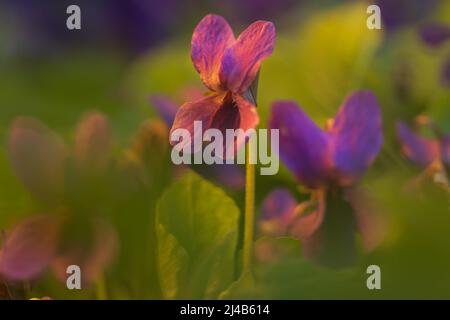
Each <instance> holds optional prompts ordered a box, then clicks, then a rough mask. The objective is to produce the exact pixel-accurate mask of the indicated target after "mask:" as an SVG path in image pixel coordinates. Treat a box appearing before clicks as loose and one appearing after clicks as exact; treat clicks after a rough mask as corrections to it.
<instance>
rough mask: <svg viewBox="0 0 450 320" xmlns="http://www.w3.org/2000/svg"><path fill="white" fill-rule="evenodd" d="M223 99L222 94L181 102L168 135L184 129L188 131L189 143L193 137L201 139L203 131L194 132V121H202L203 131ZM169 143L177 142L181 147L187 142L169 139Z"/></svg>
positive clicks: (207, 126)
mask: <svg viewBox="0 0 450 320" xmlns="http://www.w3.org/2000/svg"><path fill="white" fill-rule="evenodd" d="M223 100H224V95H210V96H207V97H203V98H202V99H200V100H197V101H194V102H186V103H185V104H183V105H182V106H181V107H180V109H178V112H177V114H176V115H175V120H174V122H173V125H172V128H171V129H170V137H172V134H173V132H174V131H175V130H177V129H186V130H188V131H189V133H190V136H191V143H193V141H194V140H195V139H199V141H202V137H203V132H194V121H201V122H202V129H203V131H204V130H206V129H208V128H209V127H210V124H211V121H212V119H213V117H214V115H215V113H216V112H217V111H218V110H219V108H220V107H221V106H222V104H223ZM170 143H171V144H172V145H175V144H177V145H178V146H179V147H180V148H183V147H184V146H185V145H186V143H188V142H187V141H182V142H179V143H178V141H172V139H170Z"/></svg>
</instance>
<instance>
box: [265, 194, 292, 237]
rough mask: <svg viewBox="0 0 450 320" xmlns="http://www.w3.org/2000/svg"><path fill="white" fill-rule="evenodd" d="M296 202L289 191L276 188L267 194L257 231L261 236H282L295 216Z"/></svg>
mask: <svg viewBox="0 0 450 320" xmlns="http://www.w3.org/2000/svg"><path fill="white" fill-rule="evenodd" d="M296 206H297V201H296V199H295V198H294V196H293V195H292V194H291V193H290V192H289V190H287V189H284V188H277V189H275V190H273V191H272V192H270V193H269V195H267V196H266V198H265V199H264V202H263V204H262V207H261V215H260V220H259V221H258V229H259V233H260V234H261V235H266V236H283V235H286V231H287V228H288V226H289V224H290V223H291V222H292V220H293V218H294V216H295V207H296Z"/></svg>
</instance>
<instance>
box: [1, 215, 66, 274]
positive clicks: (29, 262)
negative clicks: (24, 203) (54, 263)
mask: <svg viewBox="0 0 450 320" xmlns="http://www.w3.org/2000/svg"><path fill="white" fill-rule="evenodd" d="M60 222H61V221H60V220H57V219H52V218H51V217H48V216H36V217H32V218H29V219H27V220H24V221H22V222H21V223H19V224H17V225H16V226H15V227H14V229H13V230H12V231H11V233H10V234H9V235H7V238H6V241H5V244H4V245H3V249H2V252H1V255H0V272H1V273H2V274H3V275H4V276H5V277H7V278H8V279H10V280H26V279H33V278H36V277H37V276H38V275H39V274H40V273H42V271H44V269H45V268H46V267H47V266H48V265H49V263H50V261H51V260H52V259H53V257H54V255H55V253H56V249H57V246H58V237H59V232H60V226H61V224H60Z"/></svg>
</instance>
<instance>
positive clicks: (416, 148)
mask: <svg viewBox="0 0 450 320" xmlns="http://www.w3.org/2000/svg"><path fill="white" fill-rule="evenodd" d="M416 121H417V122H418V124H419V125H425V126H427V127H429V128H431V130H432V131H433V133H434V134H435V137H434V138H428V137H424V136H421V135H420V134H419V133H417V132H415V131H413V130H412V129H410V128H409V127H408V126H407V125H406V124H405V123H404V122H401V121H400V122H398V123H397V135H398V138H399V140H400V142H401V148H402V152H403V154H404V155H405V156H406V157H407V158H408V159H409V160H410V161H411V162H412V163H414V164H415V165H416V166H418V167H420V168H422V169H424V170H426V172H428V173H429V174H431V175H434V174H436V173H439V172H441V173H442V172H443V170H446V171H447V175H448V173H449V172H450V134H444V133H443V132H442V131H441V130H440V129H439V128H438V127H437V126H436V125H435V124H434V123H432V122H431V121H430V120H429V119H428V118H427V117H425V116H419V117H417V118H416Z"/></svg>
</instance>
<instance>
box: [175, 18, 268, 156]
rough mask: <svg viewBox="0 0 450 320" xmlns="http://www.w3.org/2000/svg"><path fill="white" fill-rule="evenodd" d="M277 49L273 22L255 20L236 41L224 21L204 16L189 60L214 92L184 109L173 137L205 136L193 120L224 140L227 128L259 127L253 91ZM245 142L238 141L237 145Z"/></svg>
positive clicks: (176, 124) (196, 32) (177, 116)
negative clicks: (180, 132)
mask: <svg viewBox="0 0 450 320" xmlns="http://www.w3.org/2000/svg"><path fill="white" fill-rule="evenodd" d="M274 45H275V27H274V25H273V23H271V22H267V21H256V22H254V23H252V24H251V25H250V26H249V27H248V28H247V29H245V30H244V31H243V32H242V33H241V34H240V35H239V37H238V38H237V39H236V38H235V37H234V34H233V31H232V30H231V27H230V26H229V25H228V23H227V22H226V21H225V19H224V18H222V17H220V16H216V15H207V16H206V17H204V18H203V19H202V20H201V21H200V23H199V24H198V25H197V27H196V28H195V30H194V33H193V35H192V42H191V46H192V47H191V58H192V62H193V64H194V67H195V69H196V70H197V71H198V73H199V74H200V78H201V79H202V81H203V83H204V84H205V86H206V87H207V88H208V89H209V90H210V92H209V93H208V94H207V95H206V96H205V97H202V98H201V99H199V100H196V101H192V102H186V103H185V104H183V105H182V106H181V107H180V109H179V110H178V112H177V114H176V116H175V120H174V123H173V126H172V129H171V133H172V132H173V131H174V130H176V129H178V128H184V129H187V130H188V131H189V132H190V134H191V137H192V138H194V139H195V137H197V136H198V135H202V134H203V133H202V132H194V121H201V122H202V128H203V130H206V129H209V128H216V129H219V130H220V131H221V132H222V133H223V134H224V136H225V130H226V129H238V128H240V129H243V130H244V131H246V130H248V129H250V128H255V127H256V125H257V124H258V122H259V117H258V113H257V112H256V105H255V102H254V100H253V99H252V94H251V93H250V92H249V88H250V86H251V85H252V83H253V81H254V80H255V79H256V77H257V74H258V71H259V68H260V65H261V62H262V61H263V60H264V59H265V58H267V57H268V56H270V55H271V53H272V51H273V48H274ZM200 140H201V139H200ZM241 140H243V139H241ZM177 142H178V141H171V143H173V144H175V143H177ZM242 142H243V141H236V146H238V147H239V146H240V145H241V143H242ZM180 147H181V146H180ZM196 151H197V150H196ZM223 156H225V155H223Z"/></svg>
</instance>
